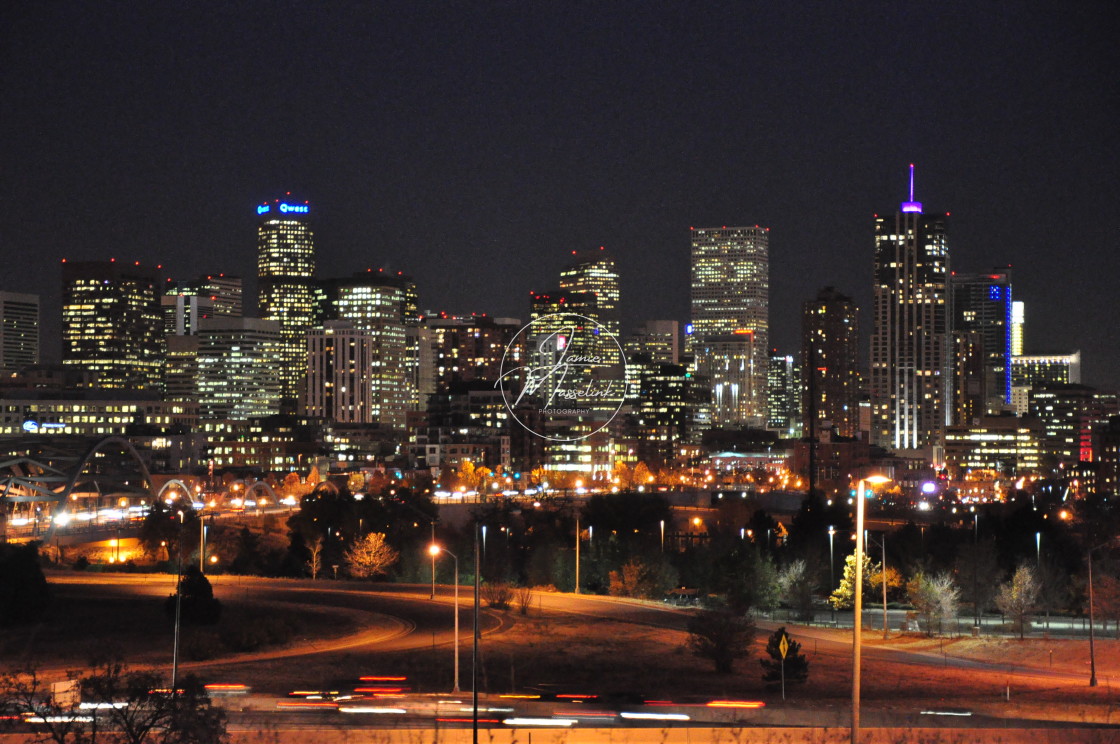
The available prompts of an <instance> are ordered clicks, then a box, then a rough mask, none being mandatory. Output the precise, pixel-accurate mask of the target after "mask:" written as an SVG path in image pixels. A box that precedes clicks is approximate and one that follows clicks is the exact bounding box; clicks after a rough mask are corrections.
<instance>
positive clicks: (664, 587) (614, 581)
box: [609, 558, 677, 599]
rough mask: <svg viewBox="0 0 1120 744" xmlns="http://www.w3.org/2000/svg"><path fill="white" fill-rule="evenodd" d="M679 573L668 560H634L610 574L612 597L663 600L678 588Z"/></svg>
mask: <svg viewBox="0 0 1120 744" xmlns="http://www.w3.org/2000/svg"><path fill="white" fill-rule="evenodd" d="M676 583H677V573H676V571H675V570H674V569H673V567H672V566H671V565H670V564H669V562H668V561H666V560H657V559H653V560H642V559H639V558H632V559H630V560H629V561H627V562H626V564H625V565H623V566H622V567H621V568H620V569H619V570H617V571H611V572H610V590H609V591H610V594H611V596H612V597H641V598H644V599H662V598H663V597H664V596H665V595H666V594H667V593H668V592H669V590H670V589H672V588H673V587H674V586H676Z"/></svg>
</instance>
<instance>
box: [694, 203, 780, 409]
mask: <svg viewBox="0 0 1120 744" xmlns="http://www.w3.org/2000/svg"><path fill="white" fill-rule="evenodd" d="M769 303H770V228H764V227H759V226H757V225H755V226H754V227H722V228H719V227H716V228H692V323H691V324H690V325H691V328H686V333H687V334H688V341H689V347H690V349H691V350H692V351H693V353H694V354H695V355H696V364H697V368H698V369H700V370H701V372H702V373H703V374H707V375H708V376H709V379H710V382H711V385H712V394H713V400H712V403H713V412H712V422H713V424H715V425H716V426H741V425H749V426H755V427H759V428H761V427H763V426H765V425H766V418H767V413H768V412H767V406H766V385H767V363H768V358H769V351H770V346H769V335H770V321H769ZM713 355H714V356H713ZM705 357H707V358H705Z"/></svg>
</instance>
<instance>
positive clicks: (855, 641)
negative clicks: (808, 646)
mask: <svg viewBox="0 0 1120 744" xmlns="http://www.w3.org/2000/svg"><path fill="white" fill-rule="evenodd" d="M889 480H890V478H888V477H886V476H885V475H870V476H868V477H866V478H860V480H859V485H858V487H857V489H856V576H855V582H856V604H855V617H854V618H853V619H852V744H856V743H857V741H858V740H859V652H860V633H861V632H862V630H863V628H862V625H863V622H862V621H863V618H862V614H861V613H862V612H863V511H864V505H863V500H864V498H866V491H867V484H868V483H870V484H871V485H873V486H874V485H879V484H882V483H886V482H887V481H889Z"/></svg>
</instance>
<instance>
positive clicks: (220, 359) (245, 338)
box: [197, 318, 285, 420]
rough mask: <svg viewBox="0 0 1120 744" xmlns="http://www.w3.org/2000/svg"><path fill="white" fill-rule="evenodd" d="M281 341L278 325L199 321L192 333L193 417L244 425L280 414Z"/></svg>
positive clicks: (255, 320) (257, 320)
mask: <svg viewBox="0 0 1120 744" xmlns="http://www.w3.org/2000/svg"><path fill="white" fill-rule="evenodd" d="M284 343H285V340H284V335H283V330H282V328H281V326H280V323H279V321H275V320H263V319H260V318H214V319H212V320H203V321H202V322H201V323H200V324H199V331H198V352H197V354H198V357H197V375H198V378H197V379H198V415H199V418H200V419H202V420H245V419H250V418H260V417H263V416H271V415H274V414H277V413H279V412H280V398H281V392H282V390H283V382H282V380H281V378H280V372H281V366H280V359H281V352H282V350H283V347H284Z"/></svg>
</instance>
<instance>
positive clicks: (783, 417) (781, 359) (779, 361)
mask: <svg viewBox="0 0 1120 744" xmlns="http://www.w3.org/2000/svg"><path fill="white" fill-rule="evenodd" d="M766 398H767V406H768V410H769V414H768V416H767V419H766V428H767V429H769V430H770V431H773V432H777V434H778V436H781V437H799V436H801V421H802V416H801V365H799V364H798V363H797V362H796V361H794V358H793V356H792V355H790V354H779V353H778V350H777V349H773V350H772V351H771V353H770V366H769V369H768V371H767V393H766Z"/></svg>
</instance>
